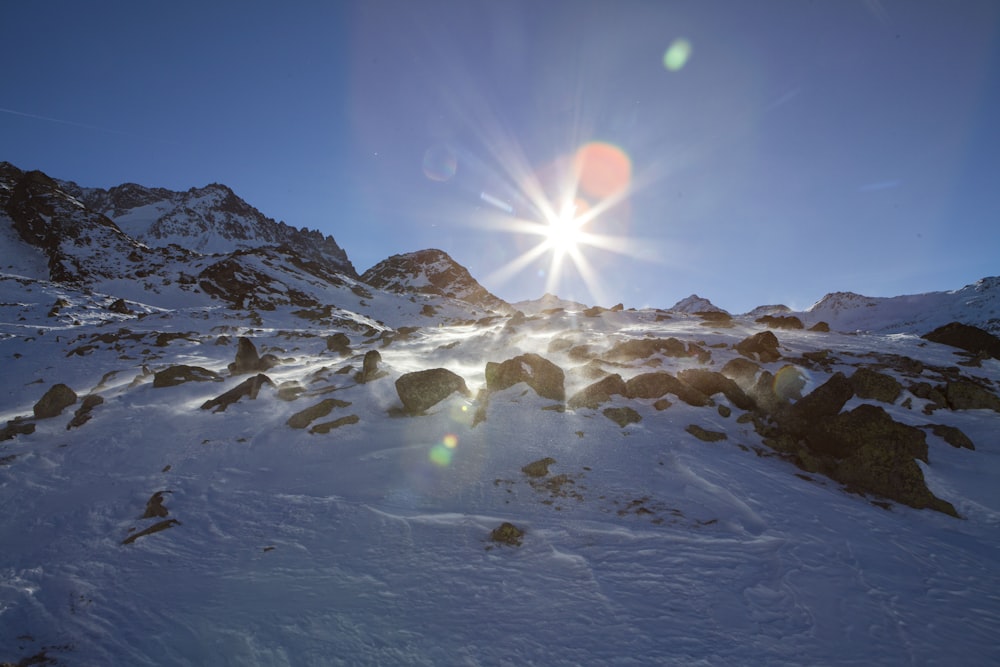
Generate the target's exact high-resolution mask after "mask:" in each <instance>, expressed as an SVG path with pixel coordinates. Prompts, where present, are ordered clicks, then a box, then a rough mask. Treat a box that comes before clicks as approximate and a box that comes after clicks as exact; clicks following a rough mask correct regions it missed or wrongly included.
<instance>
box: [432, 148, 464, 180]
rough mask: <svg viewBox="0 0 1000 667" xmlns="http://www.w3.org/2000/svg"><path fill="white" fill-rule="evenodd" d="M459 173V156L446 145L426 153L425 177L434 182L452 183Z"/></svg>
mask: <svg viewBox="0 0 1000 667" xmlns="http://www.w3.org/2000/svg"><path fill="white" fill-rule="evenodd" d="M457 172H458V156H456V155H455V151H453V150H452V149H451V148H449V147H448V146H446V145H444V144H437V145H435V146H431V147H430V148H428V149H427V150H426V151H425V152H424V176H426V177H427V178H429V179H430V180H432V181H437V182H439V183H444V182H447V181H450V180H451V179H453V178H454V177H455V174H456V173H457Z"/></svg>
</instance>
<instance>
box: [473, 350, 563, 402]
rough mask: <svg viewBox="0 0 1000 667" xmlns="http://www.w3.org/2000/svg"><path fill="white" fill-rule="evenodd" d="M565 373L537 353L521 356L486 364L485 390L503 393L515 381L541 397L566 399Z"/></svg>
mask: <svg viewBox="0 0 1000 667" xmlns="http://www.w3.org/2000/svg"><path fill="white" fill-rule="evenodd" d="M565 378H566V374H565V373H563V370H562V369H561V368H559V367H558V366H556V365H555V364H554V363H552V362H551V361H549V360H548V359H546V358H544V357H541V356H539V355H537V354H532V353H528V354H522V355H520V356H517V357H514V358H513V359H508V360H507V361H504V362H503V363H499V364H497V363H494V362H488V363H487V364H486V389H487V391H488V392H490V393H492V392H497V391H503V390H504V389H507V388H508V387H513V386H514V385H515V384H517V383H518V382H524V383H526V384H527V385H528V386H529V387H531V388H532V389H534V390H535V393H536V394H538V395H539V396H541V397H542V398H550V399H552V400H554V401H563V400H565V399H566V388H565V384H564V383H565Z"/></svg>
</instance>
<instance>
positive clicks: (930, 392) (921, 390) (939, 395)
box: [909, 382, 948, 414]
mask: <svg viewBox="0 0 1000 667" xmlns="http://www.w3.org/2000/svg"><path fill="white" fill-rule="evenodd" d="M909 389H910V393H911V394H913V395H914V396H916V397H917V398H922V399H924V400H925V401H930V404H929V405H927V406H925V407H924V412H925V413H927V414H930V413H931V412H933V411H934V410H939V409H942V408H947V407H948V399H947V398H945V395H944V392H943V391H942V389H944V387H934V386H933V385H931V383H930V382H914V383H913V384H911V385H910V387H909Z"/></svg>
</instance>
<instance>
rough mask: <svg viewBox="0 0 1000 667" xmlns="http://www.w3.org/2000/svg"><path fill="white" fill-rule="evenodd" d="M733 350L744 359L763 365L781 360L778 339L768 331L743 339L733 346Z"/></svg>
mask: <svg viewBox="0 0 1000 667" xmlns="http://www.w3.org/2000/svg"><path fill="white" fill-rule="evenodd" d="M735 349H736V351H737V352H739V353H740V354H742V355H743V356H744V357H747V358H748V359H752V360H754V361H760V362H761V363H765V364H766V363H769V362H772V361H777V360H778V359H780V358H781V354H780V353H779V352H778V337H777V336H775V335H774V334H773V333H771V332H770V331H761V332H760V333H756V334H754V335H752V336H748V337H747V338H744V339H743V340H741V341H740V342H739V343H737V344H736V345H735Z"/></svg>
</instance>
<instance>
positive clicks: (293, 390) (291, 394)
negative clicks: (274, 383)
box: [278, 380, 306, 401]
mask: <svg viewBox="0 0 1000 667" xmlns="http://www.w3.org/2000/svg"><path fill="white" fill-rule="evenodd" d="M305 390H306V388H305V387H303V386H302V385H301V384H300V383H298V382H296V381H295V380H289V381H287V382H282V383H281V384H280V385H278V398H279V399H281V400H282V401H294V400H295V399H297V398H298V397H299V396H300V395H301V394H302V393H303V392H305Z"/></svg>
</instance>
